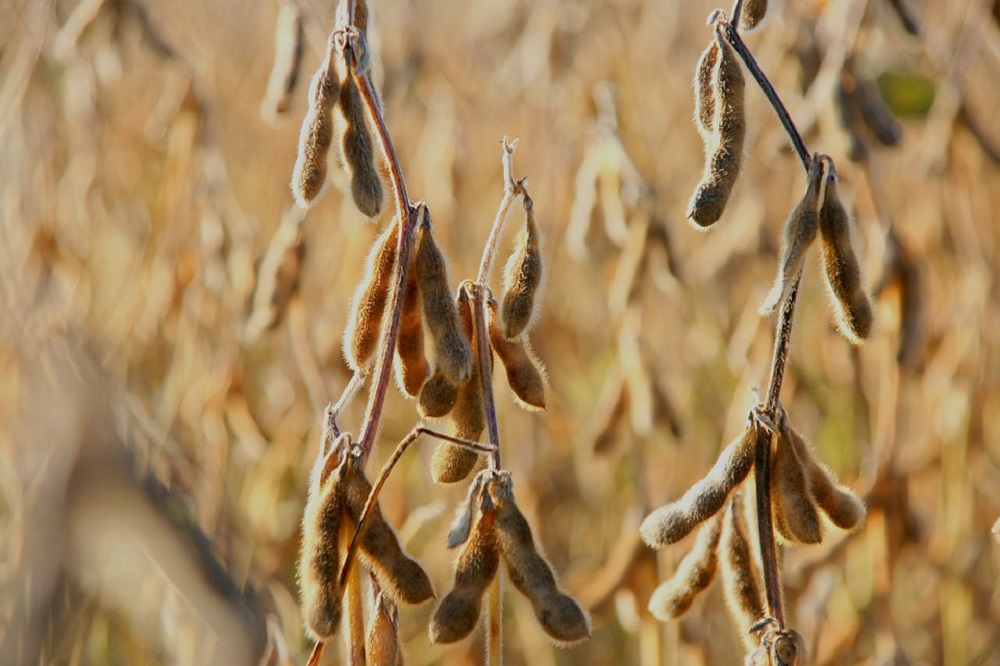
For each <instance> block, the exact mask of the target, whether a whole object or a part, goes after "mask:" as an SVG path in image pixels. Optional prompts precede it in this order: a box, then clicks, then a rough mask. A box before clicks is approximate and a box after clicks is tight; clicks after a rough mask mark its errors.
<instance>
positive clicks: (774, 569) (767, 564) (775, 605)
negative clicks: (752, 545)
mask: <svg viewBox="0 0 1000 666" xmlns="http://www.w3.org/2000/svg"><path fill="white" fill-rule="evenodd" d="M801 279H802V272H801V271H799V273H798V275H796V276H795V279H794V280H793V282H792V286H791V289H790V290H789V292H788V297H787V298H786V299H785V301H784V303H783V304H782V307H781V314H780V316H779V317H778V327H777V332H776V333H775V341H774V355H773V357H772V359H771V377H770V379H769V380H768V386H767V398H766V399H765V402H764V413H765V415H766V416H767V417H768V418H770V419H771V422H772V423H778V418H777V411H778V398H779V396H780V395H781V383H782V380H783V379H784V377H785V364H786V363H787V362H788V348H789V345H790V344H791V341H792V320H793V319H794V317H795V303H796V300H797V297H798V294H799V282H800V281H801ZM771 434H772V433H771V432H770V431H769V430H768V429H767V428H765V427H764V426H763V425H761V424H758V425H757V443H756V451H755V455H754V482H755V485H756V493H757V541H758V543H759V545H760V561H761V568H762V569H763V573H764V594H765V597H766V601H767V613H768V615H769V616H770V617H772V618H774V619H775V620H777V621H778V624H779V626H780V627H781V628H784V626H785V611H784V608H783V606H782V603H781V576H780V571H779V567H778V553H777V545H776V544H775V542H774V525H773V524H772V522H771Z"/></svg>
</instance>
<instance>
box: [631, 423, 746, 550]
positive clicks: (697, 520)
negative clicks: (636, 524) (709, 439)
mask: <svg viewBox="0 0 1000 666" xmlns="http://www.w3.org/2000/svg"><path fill="white" fill-rule="evenodd" d="M757 430H758V429H757V428H756V427H755V426H754V425H753V424H750V425H748V426H747V428H746V430H744V431H743V433H742V434H741V435H740V436H739V437H738V438H737V439H735V440H733V441H732V443H730V444H729V446H727V447H726V449H725V450H724V451H723V452H722V453H721V454H720V455H719V459H718V460H717V461H716V463H715V465H714V466H713V467H712V469H711V470H709V472H708V474H707V475H705V478H703V479H702V480H701V481H699V482H698V483H696V484H694V485H693V486H691V488H689V489H688V491H687V492H686V493H684V495H683V496H682V497H681V498H680V499H679V500H677V501H675V502H671V503H670V504H667V505H665V506H662V507H660V508H659V509H657V510H655V511H653V513H651V514H649V515H648V516H646V519H645V520H643V521H642V525H641V526H640V528H639V532H640V534H641V535H642V540H643V541H645V542H646V543H647V544H649V545H650V546H652V547H653V548H663V547H664V546H666V545H668V544H671V543H676V542H678V541H680V540H681V539H683V538H684V537H686V536H687V535H688V534H690V533H691V530H693V529H694V528H695V527H697V526H698V525H699V524H701V523H703V522H705V521H706V520H708V519H709V518H711V517H712V516H714V515H715V514H716V513H718V512H719V509H721V508H722V505H723V504H725V502H726V498H727V497H729V493H731V492H732V490H733V488H735V487H736V486H737V485H739V484H740V483H741V482H742V481H743V479H745V478H746V477H747V474H749V473H750V468H751V467H753V460H754V447H755V446H756V442H757Z"/></svg>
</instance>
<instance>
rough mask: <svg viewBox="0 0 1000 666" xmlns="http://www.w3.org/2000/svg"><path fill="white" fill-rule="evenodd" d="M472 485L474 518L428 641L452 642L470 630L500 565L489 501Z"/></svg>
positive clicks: (487, 497) (493, 515) (466, 634)
mask: <svg viewBox="0 0 1000 666" xmlns="http://www.w3.org/2000/svg"><path fill="white" fill-rule="evenodd" d="M473 488H475V489H477V490H478V494H479V497H477V498H474V501H475V503H476V504H477V505H478V509H477V511H476V513H477V514H478V518H477V519H476V522H475V525H473V526H472V528H471V533H470V534H469V536H468V537H467V538H466V540H465V541H464V543H463V545H462V550H461V551H460V552H459V554H458V557H457V558H456V560H455V584H454V586H453V587H452V589H451V591H450V592H448V594H447V595H445V597H444V598H443V599H441V603H440V605H439V606H438V607H437V609H435V611H434V617H433V618H432V619H431V624H430V627H429V629H428V632H429V634H430V641H431V643H454V642H455V641H458V640H461V639H463V638H465V637H466V636H468V635H469V634H470V633H472V630H473V629H475V628H476V624H477V623H478V622H479V618H480V615H481V613H480V609H481V607H482V599H483V595H484V594H485V593H486V589H487V588H488V587H489V585H490V583H491V582H493V579H494V578H495V577H496V575H497V569H498V568H499V566H500V551H499V548H498V545H497V535H496V524H495V509H494V506H493V502H492V500H491V499H490V496H489V494H488V493H486V492H483V489H482V484H481V483H480V484H476V483H474V484H473Z"/></svg>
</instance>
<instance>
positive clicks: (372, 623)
mask: <svg viewBox="0 0 1000 666" xmlns="http://www.w3.org/2000/svg"><path fill="white" fill-rule="evenodd" d="M372 606H373V607H372V612H371V619H369V621H368V631H367V632H366V633H365V658H366V659H367V661H368V663H369V664H372V666H398V664H402V663H403V654H402V651H401V650H400V649H399V611H398V610H397V609H396V606H395V604H393V603H392V600H391V599H390V598H388V597H387V596H386V594H385V593H384V592H379V594H378V596H376V597H375V599H374V601H373V602H372Z"/></svg>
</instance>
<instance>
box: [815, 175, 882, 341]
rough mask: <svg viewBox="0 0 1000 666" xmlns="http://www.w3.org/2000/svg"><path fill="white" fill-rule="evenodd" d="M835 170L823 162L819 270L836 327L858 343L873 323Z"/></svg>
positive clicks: (865, 335) (849, 220)
mask: <svg viewBox="0 0 1000 666" xmlns="http://www.w3.org/2000/svg"><path fill="white" fill-rule="evenodd" d="M837 181H838V179H837V170H836V169H835V168H834V166H833V162H829V161H828V163H827V174H826V193H825V194H824V197H823V206H822V208H820V212H819V233H820V239H821V241H822V245H823V267H824V268H825V272H826V282H827V287H829V291H830V295H831V296H832V300H833V305H834V309H835V310H836V313H837V328H838V329H840V332H841V333H843V335H844V337H846V338H847V339H848V340H850V341H851V342H852V343H853V344H856V345H858V344H861V343H862V342H863V341H864V340H865V339H866V338H867V337H868V335H869V334H870V333H871V330H872V324H873V323H874V314H873V312H872V306H871V302H870V301H869V300H868V294H866V293H865V291H864V289H863V288H862V287H861V267H860V265H859V264H858V257H857V255H856V254H855V253H854V245H853V244H852V241H851V224H852V222H851V216H850V215H849V214H848V213H847V209H846V208H844V204H843V203H842V202H841V200H840V196H839V195H838V192H837Z"/></svg>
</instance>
